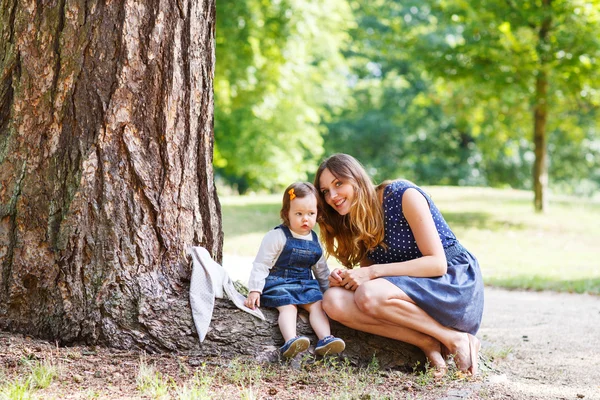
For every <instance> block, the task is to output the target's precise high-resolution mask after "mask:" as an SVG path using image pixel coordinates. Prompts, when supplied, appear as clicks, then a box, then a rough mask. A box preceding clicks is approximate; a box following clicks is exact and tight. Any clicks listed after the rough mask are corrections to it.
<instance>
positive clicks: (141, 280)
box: [0, 0, 222, 350]
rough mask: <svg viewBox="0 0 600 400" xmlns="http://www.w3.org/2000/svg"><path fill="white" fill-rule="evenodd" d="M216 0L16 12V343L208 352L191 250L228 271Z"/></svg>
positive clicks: (8, 304)
mask: <svg viewBox="0 0 600 400" xmlns="http://www.w3.org/2000/svg"><path fill="white" fill-rule="evenodd" d="M214 23H215V4H214V0H198V1H196V0H182V1H177V2H159V1H151V0H148V1H143V2H139V1H131V0H126V1H122V2H121V1H119V2H104V1H65V0H62V1H45V2H37V1H19V2H8V1H2V2H1V3H0V37H1V40H0V263H1V268H2V274H1V276H0V287H1V289H0V328H1V329H8V330H12V331H20V332H27V333H29V334H33V335H36V336H40V337H47V338H53V339H57V340H60V342H62V343H70V342H73V341H86V342H89V343H94V342H102V343H105V344H108V345H111V346H115V347H123V348H132V347H141V348H145V349H149V350H156V349H175V348H186V347H191V346H192V345H197V338H196V337H194V336H193V335H192V332H193V329H192V327H193V325H192V321H191V315H190V311H189V303H188V297H187V283H186V280H187V279H188V277H189V273H190V271H189V268H188V265H187V263H186V262H185V258H184V248H185V247H186V246H188V245H202V246H204V247H206V248H207V249H209V251H210V252H211V254H213V255H214V257H215V258H217V259H219V258H220V256H221V249H222V232H221V221H220V206H219V202H218V200H217V197H216V192H215V187H214V182H213V175H212V148H213V136H212V123H213V119H212V118H213V94H212V92H213V91H212V82H213V71H214V62H215V60H214V32H215V26H214Z"/></svg>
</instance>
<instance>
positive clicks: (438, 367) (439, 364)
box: [423, 342, 448, 378]
mask: <svg viewBox="0 0 600 400" xmlns="http://www.w3.org/2000/svg"><path fill="white" fill-rule="evenodd" d="M423 352H424V353H425V357H427V361H428V362H429V366H430V367H431V369H433V371H434V372H433V376H434V378H441V377H442V376H444V375H446V371H447V370H448V367H447V366H446V361H444V357H442V352H441V344H440V343H439V342H438V343H437V344H436V345H433V346H432V347H431V348H427V349H423Z"/></svg>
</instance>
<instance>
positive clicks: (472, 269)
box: [368, 180, 483, 335]
mask: <svg viewBox="0 0 600 400" xmlns="http://www.w3.org/2000/svg"><path fill="white" fill-rule="evenodd" d="M409 188H414V189H416V190H418V191H419V192H420V193H421V194H422V195H423V196H425V198H426V199H427V201H428V202H429V209H430V211H431V215H432V217H433V220H434V222H435V226H436V228H437V231H438V234H439V236H440V240H441V241H442V245H443V246H444V251H445V252H446V258H447V260H448V270H447V273H446V274H445V275H443V276H440V277H435V278H416V277H411V276H389V277H383V278H384V279H386V280H388V281H390V282H391V283H393V284H394V285H396V286H398V287H399V288H400V289H402V291H404V292H405V293H406V294H407V295H408V296H409V297H410V298H411V299H413V301H414V302H415V303H416V304H417V305H418V306H419V307H420V308H422V309H423V310H424V311H425V312H427V314H429V315H430V316H431V317H433V318H434V319H435V320H436V321H438V322H439V323H441V324H442V325H444V326H447V327H451V328H454V329H457V330H459V331H462V332H468V333H471V334H473V335H474V334H475V333H477V330H478V329H479V325H480V324H481V317H482V314H483V279H482V276H481V271H480V269H479V263H478V262H477V259H476V258H475V256H473V255H472V254H471V253H470V252H469V251H468V250H466V249H465V248H464V247H463V246H462V245H461V244H460V243H459V242H458V240H457V239H456V236H455V235H454V233H453V232H452V230H450V227H449V226H448V224H447V223H446V221H445V220H444V217H442V214H441V213H440V212H439V210H438V208H437V207H436V206H435V204H434V203H433V201H432V200H431V198H430V197H429V196H428V195H427V194H426V193H425V192H424V191H423V190H422V189H421V188H419V187H418V186H416V185H415V184H413V183H412V182H409V181H405V180H400V181H394V182H392V183H391V184H389V185H388V186H387V187H386V188H385V190H384V193H383V212H384V218H385V238H384V243H385V244H386V245H387V249H384V248H383V247H382V246H379V247H378V248H376V249H374V250H373V251H372V252H371V253H369V255H368V257H369V259H371V260H372V261H373V262H374V263H376V264H387V263H393V262H401V261H407V260H412V259H415V258H418V257H421V256H422V254H421V252H420V251H419V248H418V247H417V243H416V241H415V238H414V236H413V233H412V230H411V229H410V226H409V225H408V222H407V221H406V218H404V214H403V212H402V196H403V194H404V192H406V190H407V189H409Z"/></svg>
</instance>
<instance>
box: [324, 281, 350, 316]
mask: <svg viewBox="0 0 600 400" xmlns="http://www.w3.org/2000/svg"><path fill="white" fill-rule="evenodd" d="M344 294H345V293H344V289H340V288H338V287H334V288H330V289H328V290H327V291H326V292H325V293H324V294H323V300H322V302H321V307H322V308H323V310H324V311H325V312H326V313H327V315H328V316H329V318H332V319H334V320H336V321H339V320H340V319H341V318H342V317H343V315H344V311H345V307H344V300H343V298H344V297H345V296H344Z"/></svg>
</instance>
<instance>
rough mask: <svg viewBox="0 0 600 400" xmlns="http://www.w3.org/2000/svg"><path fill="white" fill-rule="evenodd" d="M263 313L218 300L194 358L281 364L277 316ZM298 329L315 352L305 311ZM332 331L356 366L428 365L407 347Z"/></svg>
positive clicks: (334, 324) (336, 327)
mask: <svg viewBox="0 0 600 400" xmlns="http://www.w3.org/2000/svg"><path fill="white" fill-rule="evenodd" d="M261 310H262V312H263V314H264V315H265V318H266V321H261V320H259V319H258V318H256V317H253V316H251V315H250V314H248V313H246V312H244V311H241V310H239V309H237V308H236V307H235V306H234V305H233V303H232V302H231V301H229V300H219V299H218V300H217V301H216V303H215V309H214V312H213V318H212V321H211V323H210V328H209V330H208V333H207V335H206V338H205V340H204V342H203V343H202V346H200V349H199V350H194V351H192V354H193V355H196V356H198V357H201V358H204V357H207V356H221V357H225V358H235V357H239V356H248V357H250V358H253V359H256V360H258V361H263V362H275V361H279V360H280V356H279V351H278V349H279V347H280V346H282V345H283V342H284V340H283V337H282V336H281V333H280V332H279V327H278V325H277V317H278V312H277V310H275V309H271V308H261ZM297 327H298V331H297V332H298V334H299V335H305V336H307V337H308V338H309V339H310V340H311V347H310V348H309V352H314V346H315V345H316V343H317V337H316V336H315V334H314V332H313V330H312V328H311V327H310V324H309V322H308V315H307V314H306V313H305V312H304V311H303V310H300V312H299V314H298V324H297ZM331 330H332V333H333V334H334V335H336V336H338V337H341V338H342V339H344V341H345V342H346V350H344V352H343V353H342V355H343V357H345V358H347V359H348V360H350V362H351V363H352V364H354V365H356V366H366V365H369V364H370V363H371V362H372V361H373V358H375V359H376V360H377V363H378V365H379V367H380V368H384V369H408V370H412V368H413V367H414V366H415V365H416V364H417V363H420V365H421V366H424V365H425V355H424V354H423V352H422V351H421V350H419V349H418V348H417V347H415V346H412V345H409V344H407V343H403V342H399V341H397V340H393V339H388V338H384V337H381V336H376V335H371V334H369V333H365V332H359V331H355V330H353V329H350V328H347V327H345V326H343V325H341V324H339V323H337V322H335V321H332V322H331ZM299 357H300V356H299Z"/></svg>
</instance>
